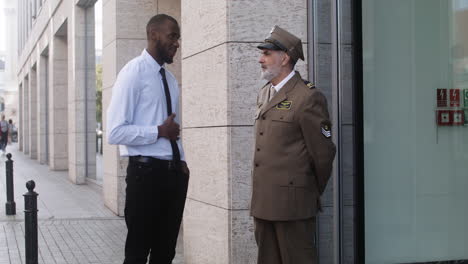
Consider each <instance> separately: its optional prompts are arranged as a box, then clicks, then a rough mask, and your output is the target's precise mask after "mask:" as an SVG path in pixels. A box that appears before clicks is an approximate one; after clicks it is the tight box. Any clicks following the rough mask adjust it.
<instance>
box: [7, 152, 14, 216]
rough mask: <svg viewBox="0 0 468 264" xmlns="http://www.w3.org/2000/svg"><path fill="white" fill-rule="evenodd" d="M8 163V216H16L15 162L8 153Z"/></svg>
mask: <svg viewBox="0 0 468 264" xmlns="http://www.w3.org/2000/svg"><path fill="white" fill-rule="evenodd" d="M6 156H7V159H8V160H7V161H5V168H6V194H7V202H6V204H5V206H6V214H7V215H15V214H16V204H15V195H14V189H13V161H12V160H11V154H10V153H8V154H7V155H6Z"/></svg>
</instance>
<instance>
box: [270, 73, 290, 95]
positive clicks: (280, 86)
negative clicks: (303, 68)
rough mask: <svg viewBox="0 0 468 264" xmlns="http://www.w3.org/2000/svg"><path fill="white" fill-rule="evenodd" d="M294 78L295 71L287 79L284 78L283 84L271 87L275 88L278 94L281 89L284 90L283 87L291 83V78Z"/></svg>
mask: <svg viewBox="0 0 468 264" xmlns="http://www.w3.org/2000/svg"><path fill="white" fill-rule="evenodd" d="M293 76H294V70H293V71H291V73H289V75H288V76H286V78H284V79H283V80H282V81H281V82H279V83H278V84H277V85H273V84H272V85H271V86H273V88H275V90H276V92H279V90H280V89H281V88H283V86H284V85H285V84H286V83H287V82H288V81H289V80H291V78H292V77H293Z"/></svg>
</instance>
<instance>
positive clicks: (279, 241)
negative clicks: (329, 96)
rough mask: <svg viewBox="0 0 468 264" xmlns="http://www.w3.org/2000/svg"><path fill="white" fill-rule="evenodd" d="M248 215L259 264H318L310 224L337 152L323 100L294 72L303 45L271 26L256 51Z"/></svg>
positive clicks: (312, 229)
mask: <svg viewBox="0 0 468 264" xmlns="http://www.w3.org/2000/svg"><path fill="white" fill-rule="evenodd" d="M258 48H259V49H260V50H261V52H262V53H261V56H260V59H259V63H260V64H261V67H262V78H264V79H266V80H267V81H268V83H267V84H266V85H265V86H263V87H262V88H261V89H260V92H259V95H258V99H257V111H256V114H255V154H254V160H253V173H252V177H253V190H252V201H251V214H252V216H253V217H254V222H255V239H256V241H257V245H258V264H312V263H317V254H316V248H315V239H314V238H315V221H316V220H315V217H316V214H317V211H318V210H319V209H320V196H321V195H322V193H323V191H324V189H325V186H326V184H327V182H328V179H329V178H330V175H331V171H332V163H333V159H334V157H335V152H336V148H335V145H334V144H333V142H332V140H331V123H330V120H329V115H328V110H327V101H326V99H325V96H324V95H323V94H322V93H321V92H320V91H319V90H318V89H317V88H315V86H314V85H313V84H311V83H309V82H307V81H303V80H302V78H301V76H300V74H299V73H298V72H296V71H294V66H295V64H296V62H297V61H298V59H302V60H304V55H303V52H302V43H301V40H300V39H299V38H297V37H296V36H294V35H293V34H291V33H289V32H288V31H286V30H284V29H282V28H280V27H278V26H275V27H274V28H273V29H272V31H271V32H270V35H269V36H268V37H267V38H266V39H265V42H264V43H262V44H260V45H259V46H258Z"/></svg>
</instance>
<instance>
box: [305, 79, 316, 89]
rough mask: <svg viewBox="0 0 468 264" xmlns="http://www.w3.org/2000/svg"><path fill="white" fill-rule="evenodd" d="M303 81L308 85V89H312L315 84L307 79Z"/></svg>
mask: <svg viewBox="0 0 468 264" xmlns="http://www.w3.org/2000/svg"><path fill="white" fill-rule="evenodd" d="M303 81H304V84H305V85H306V86H307V87H309V89H314V88H315V84H313V83H311V82H309V81H307V80H303Z"/></svg>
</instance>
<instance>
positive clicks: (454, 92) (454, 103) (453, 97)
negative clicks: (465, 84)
mask: <svg viewBox="0 0 468 264" xmlns="http://www.w3.org/2000/svg"><path fill="white" fill-rule="evenodd" d="M450 107H460V89H450Z"/></svg>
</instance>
